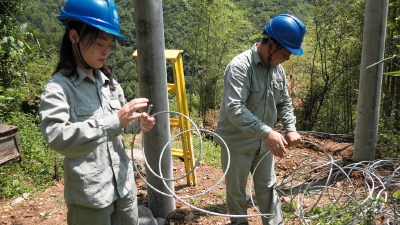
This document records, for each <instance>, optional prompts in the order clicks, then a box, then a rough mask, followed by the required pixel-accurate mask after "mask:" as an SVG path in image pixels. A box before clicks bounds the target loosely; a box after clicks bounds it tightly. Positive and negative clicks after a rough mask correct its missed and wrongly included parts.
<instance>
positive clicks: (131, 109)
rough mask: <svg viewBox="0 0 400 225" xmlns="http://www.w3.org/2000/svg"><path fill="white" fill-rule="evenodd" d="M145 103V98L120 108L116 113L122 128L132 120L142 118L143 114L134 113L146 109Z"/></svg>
mask: <svg viewBox="0 0 400 225" xmlns="http://www.w3.org/2000/svg"><path fill="white" fill-rule="evenodd" d="M147 102H149V100H148V99H147V98H136V99H133V100H132V101H130V102H128V103H127V104H125V105H124V106H122V108H121V109H120V110H119V111H118V113H117V115H118V119H119V122H120V123H121V126H122V128H125V127H126V126H127V125H128V124H129V123H130V122H131V121H132V120H135V119H137V118H139V117H142V114H143V113H135V112H136V111H137V110H138V109H141V108H144V107H146V106H147ZM146 115H147V114H146ZM147 117H148V116H147ZM153 119H154V118H153Z"/></svg>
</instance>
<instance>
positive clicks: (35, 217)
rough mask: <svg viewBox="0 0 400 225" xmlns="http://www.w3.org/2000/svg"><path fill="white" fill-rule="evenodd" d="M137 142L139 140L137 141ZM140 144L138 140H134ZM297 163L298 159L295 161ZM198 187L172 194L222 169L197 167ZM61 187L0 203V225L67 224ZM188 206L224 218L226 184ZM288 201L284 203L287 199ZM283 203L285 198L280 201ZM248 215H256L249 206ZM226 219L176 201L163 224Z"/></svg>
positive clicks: (307, 151)
mask: <svg viewBox="0 0 400 225" xmlns="http://www.w3.org/2000/svg"><path fill="white" fill-rule="evenodd" d="M302 137H303V139H304V140H308V141H311V142H314V143H316V144H318V145H319V146H321V147H322V148H323V149H324V150H325V151H326V152H327V153H328V154H330V155H332V157H333V158H334V159H342V160H343V161H348V162H351V160H352V154H353V143H351V142H350V143H349V142H341V141H343V139H340V138H339V139H337V140H338V141H333V140H331V139H326V138H316V137H315V136H311V135H309V134H306V133H303V134H302ZM138 138H140V137H138ZM135 142H138V143H140V140H135ZM289 154H300V155H304V156H308V157H311V156H321V155H324V153H323V152H322V151H321V150H320V149H319V148H318V147H316V146H314V145H309V144H300V145H298V146H295V147H291V148H290V149H289ZM296 160H297V159H296V157H293V158H291V159H289V158H288V159H285V160H282V161H281V162H279V163H278V165H277V166H276V174H277V178H278V181H280V180H282V179H283V178H284V177H287V176H288V174H290V173H291V172H292V171H293V169H294V168H295V167H294V166H295V165H296ZM298 160H300V159H298ZM173 170H174V176H175V177H179V176H181V175H182V174H183V173H184V164H183V162H182V161H181V160H179V159H177V160H174V165H173ZM196 173H197V179H198V183H197V185H196V186H190V185H187V184H186V179H183V180H180V181H177V182H175V191H176V194H177V195H178V196H188V195H193V194H198V193H200V192H204V191H205V190H208V189H209V188H210V187H212V186H214V185H215V184H216V182H217V181H218V180H219V179H220V178H221V176H222V175H223V173H222V169H215V168H213V167H211V166H209V165H207V164H205V163H200V165H199V166H198V167H197V169H196ZM136 182H137V187H138V202H139V204H143V205H145V206H147V200H146V193H147V189H146V185H144V182H143V181H142V180H141V179H140V178H136ZM63 191H64V185H63V180H61V181H59V182H55V185H54V186H52V187H49V188H48V189H47V190H45V191H44V192H41V193H37V194H31V195H30V196H29V197H27V199H26V200H23V201H22V202H20V203H17V204H15V205H13V206H11V205H10V202H11V201H13V200H14V199H15V198H14V199H1V200H0V225H2V224H24V225H29V224H66V216H67V207H66V205H65V203H64V199H63ZM186 200H187V201H188V203H190V204H193V205H195V206H197V207H199V208H202V209H205V210H208V211H212V212H217V213H221V214H227V209H226V199H225V183H224V182H222V183H221V184H219V185H218V186H217V187H216V188H215V189H213V190H212V191H210V192H209V193H207V194H205V195H203V196H201V197H197V198H193V199H186ZM286 200H287V199H286ZM281 202H285V197H282V198H281ZM248 214H249V215H250V214H258V213H257V212H256V210H255V209H254V208H253V207H252V205H251V203H250V202H249V203H248ZM249 222H250V224H256V225H258V224H262V223H261V218H260V217H251V218H249ZM227 223H229V218H228V217H223V216H213V215H209V214H206V213H204V212H200V211H197V210H194V209H192V208H190V207H189V206H187V205H185V204H183V203H182V202H180V201H179V200H176V210H174V211H173V212H171V213H170V214H169V216H168V218H167V222H166V224H171V225H172V224H174V225H176V224H227Z"/></svg>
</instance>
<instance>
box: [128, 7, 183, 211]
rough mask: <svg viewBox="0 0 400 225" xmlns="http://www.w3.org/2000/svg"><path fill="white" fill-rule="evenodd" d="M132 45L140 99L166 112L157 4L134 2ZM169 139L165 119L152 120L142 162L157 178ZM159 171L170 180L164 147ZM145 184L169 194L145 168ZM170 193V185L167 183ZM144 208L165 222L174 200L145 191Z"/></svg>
mask: <svg viewBox="0 0 400 225" xmlns="http://www.w3.org/2000/svg"><path fill="white" fill-rule="evenodd" d="M134 7H135V25H136V41H137V54H138V57H137V59H138V67H139V81H140V96H141V97H145V98H148V99H149V104H153V105H154V106H153V108H152V110H151V112H152V113H150V114H153V113H155V112H160V111H168V110H169V108H168V91H167V69H166V60H165V42H164V23H163V10H162V1H161V0H134ZM169 139H170V126H169V115H168V114H161V115H158V116H156V124H155V126H154V127H153V129H152V130H151V131H149V132H146V133H144V147H145V152H146V158H147V160H148V163H149V165H150V166H151V168H152V169H153V171H154V172H156V173H157V174H159V166H158V162H159V158H160V154H161V151H162V149H163V147H164V145H165V144H166V143H168V141H169ZM161 170H162V173H163V176H164V177H165V178H172V176H173V175H172V151H171V146H168V148H167V149H166V151H165V152H164V155H163V161H162V164H161ZM146 180H147V181H148V182H149V183H150V184H151V185H152V186H153V187H155V188H157V189H158V190H160V191H162V192H165V193H168V194H170V192H169V191H168V189H167V188H166V187H165V185H164V183H163V182H162V180H161V179H158V178H157V177H155V176H154V175H153V174H152V173H151V172H150V171H149V169H148V168H146ZM167 184H168V187H169V188H170V189H171V190H172V191H174V185H173V182H171V181H170V182H167ZM147 201H148V207H149V209H150V210H151V212H152V213H153V214H154V216H155V217H163V218H166V217H167V216H168V214H169V213H170V212H171V211H173V210H174V209H175V199H174V198H171V197H167V196H164V195H161V194H159V193H157V192H156V191H154V190H152V189H151V188H150V187H148V188H147Z"/></svg>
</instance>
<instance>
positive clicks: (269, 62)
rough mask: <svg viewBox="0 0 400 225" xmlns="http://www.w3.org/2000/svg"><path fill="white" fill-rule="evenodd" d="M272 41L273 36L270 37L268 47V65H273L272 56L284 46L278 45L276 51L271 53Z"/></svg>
mask: <svg viewBox="0 0 400 225" xmlns="http://www.w3.org/2000/svg"><path fill="white" fill-rule="evenodd" d="M270 41H271V38H270V37H268V48H267V51H268V67H269V66H271V58H272V55H273V54H275V53H276V52H278V51H279V50H281V49H282V48H283V46H279V47H277V48H276V49H275V51H274V52H273V53H271V54H269V45H270V43H271V42H270ZM275 46H276V44H275Z"/></svg>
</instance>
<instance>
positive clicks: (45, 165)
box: [0, 112, 63, 198]
mask: <svg viewBox="0 0 400 225" xmlns="http://www.w3.org/2000/svg"><path fill="white" fill-rule="evenodd" d="M0 123H2V124H7V125H14V126H18V135H19V137H20V140H21V145H22V149H23V151H24V155H25V159H24V160H23V161H20V162H17V163H11V164H8V165H6V166H3V167H0V198H11V197H13V196H15V195H21V194H22V193H24V192H31V191H42V190H44V189H46V188H47V187H48V186H50V185H52V184H53V180H54V179H56V178H61V177H63V170H62V163H63V160H62V157H61V156H60V155H59V154H58V153H56V152H54V151H52V150H50V149H49V147H48V146H47V143H46V142H45V140H44V139H43V137H42V134H41V132H40V119H39V116H37V115H30V114H24V113H22V112H11V113H10V114H9V116H8V117H7V118H4V117H3V118H1V119H0Z"/></svg>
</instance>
